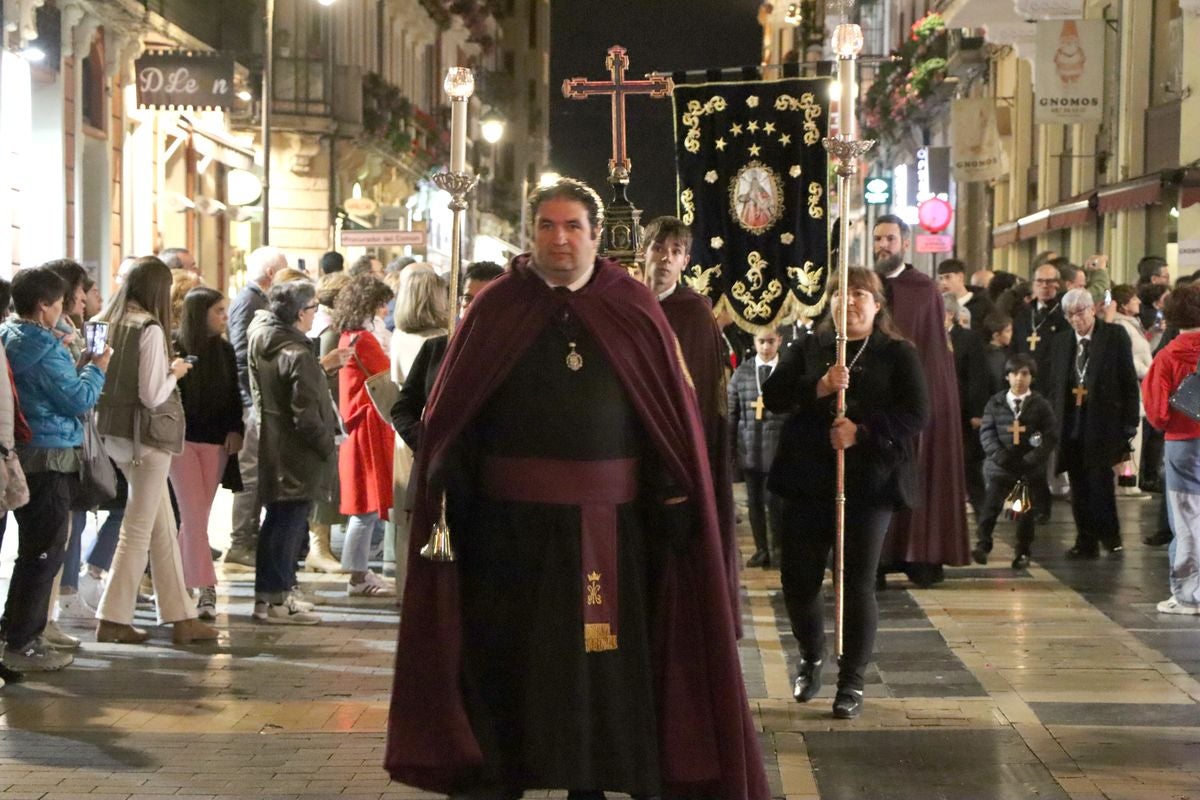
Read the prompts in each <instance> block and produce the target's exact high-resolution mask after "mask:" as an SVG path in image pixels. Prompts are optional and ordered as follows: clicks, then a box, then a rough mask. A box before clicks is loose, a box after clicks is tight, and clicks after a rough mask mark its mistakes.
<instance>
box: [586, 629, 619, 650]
mask: <svg viewBox="0 0 1200 800" xmlns="http://www.w3.org/2000/svg"><path fill="white" fill-rule="evenodd" d="M583 649H584V651H585V652H588V653H602V652H604V651H605V650H616V649H617V637H616V635H615V634H613V632H612V627H611V626H610V625H609V623H607V622H591V623H584V626H583Z"/></svg>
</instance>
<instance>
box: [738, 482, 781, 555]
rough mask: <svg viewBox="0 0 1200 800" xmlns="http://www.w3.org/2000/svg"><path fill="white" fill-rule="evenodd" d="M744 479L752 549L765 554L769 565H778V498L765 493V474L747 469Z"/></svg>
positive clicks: (779, 528)
mask: <svg viewBox="0 0 1200 800" xmlns="http://www.w3.org/2000/svg"><path fill="white" fill-rule="evenodd" d="M745 477H746V503H747V505H748V506H749V512H750V533H751V534H752V535H753V536H754V549H755V550H756V551H757V552H759V553H767V554H768V555H769V556H770V558H771V563H772V564H775V565H778V564H779V560H780V559H781V558H782V557H783V554H782V553H781V552H780V545H779V539H780V535H779V532H780V531H781V530H782V529H783V519H782V514H783V510H782V504H781V502H780V500H779V498H778V497H776V496H775V495H774V494H772V493H770V492H768V491H767V473H765V472H760V471H759V470H756V469H748V470H746V471H745Z"/></svg>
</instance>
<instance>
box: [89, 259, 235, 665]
mask: <svg viewBox="0 0 1200 800" xmlns="http://www.w3.org/2000/svg"><path fill="white" fill-rule="evenodd" d="M171 284H172V281H171V270H169V269H168V268H167V265H166V264H164V263H163V262H162V261H160V260H159V259H157V258H155V257H154V256H146V257H143V258H139V259H138V260H137V261H136V262H135V263H134V265H133V268H132V269H131V270H130V271H129V274H128V276H127V277H126V279H125V282H124V283H122V284H121V288H120V290H118V291H117V293H116V294H114V295H113V296H112V298H111V299H110V300H109V301H108V305H107V306H105V308H104V310H103V311H102V312H101V313H100V316H99V320H100V321H102V322H107V323H108V325H109V330H108V341H109V344H110V345H111V346H112V348H113V356H112V362H111V364H110V365H109V370H108V380H107V381H106V382H105V384H104V391H103V392H102V393H101V395H100V402H99V403H98V404H97V406H96V407H97V409H98V411H99V419H98V428H99V431H100V433H101V435H102V436H103V437H104V446H105V449H106V450H107V451H108V454H109V456H110V457H111V458H112V459H113V461H115V462H116V463H117V466H118V467H119V468H120V470H121V472H122V473H123V474H124V475H125V479H126V480H127V481H128V482H129V500H128V502H127V503H126V505H125V519H124V520H123V521H122V523H121V534H120V538H119V539H118V540H117V552H116V555H115V556H114V558H113V564H112V569H111V571H110V573H109V581H108V586H107V587H106V588H105V590H104V594H103V595H102V596H101V598H100V606H99V608H98V609H97V611H96V617H97V618H98V619H99V620H100V624H99V626H98V627H97V628H96V641H99V642H123V643H128V644H137V643H140V642H144V641H146V639H148V638H149V636H150V634H149V633H147V632H146V631H144V630H141V629H139V628H135V627H134V626H133V612H134V607H135V605H136V604H137V593H138V584H139V583H140V582H141V580H142V573H144V572H145V570H146V562H147V560H149V562H150V567H151V574H152V577H153V579H154V595H155V600H156V606H157V608H158V618H159V621H160V623H161V624H167V623H171V624H173V626H174V631H173V633H172V639H173V640H174V642H175V644H190V643H192V642H197V641H203V640H209V639H216V638H217V629H216V628H214V627H212V626H210V625H206V624H204V623H203V622H201V621H200V620H198V619H197V618H196V615H197V611H196V607H195V606H194V605H193V604H192V602H191V597H190V596H189V595H188V592H187V588H186V586H185V583H184V578H183V562H182V559H181V558H180V554H179V541H178V539H177V538H176V535H177V531H176V527H175V515H174V514H173V513H172V511H171V500H170V495H169V494H168V488H167V475H168V473H169V471H170V469H171V458H172V456H173V455H178V454H179V453H181V452H182V451H183V438H184V413H183V405H182V403H181V402H180V398H179V389H178V386H177V382H178V381H179V379H180V378H182V377H183V376H184V375H187V374H188V372H189V371H191V369H192V365H191V364H189V363H188V362H187V361H186V360H184V359H182V358H174V359H173V358H171V353H170V349H169V341H170V340H169V339H168V337H167V331H166V330H165V329H164V322H166V323H167V324H170V315H171Z"/></svg>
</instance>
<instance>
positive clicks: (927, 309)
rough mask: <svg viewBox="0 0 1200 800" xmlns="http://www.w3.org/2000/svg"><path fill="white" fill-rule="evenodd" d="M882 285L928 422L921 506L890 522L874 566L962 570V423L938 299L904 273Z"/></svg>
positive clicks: (920, 472)
mask: <svg viewBox="0 0 1200 800" xmlns="http://www.w3.org/2000/svg"><path fill="white" fill-rule="evenodd" d="M884 282H885V284H886V286H887V294H888V301H889V302H890V303H891V312H892V317H893V318H894V319H895V320H896V325H897V327H899V328H900V332H901V333H903V334H904V335H905V336H906V337H908V338H909V339H910V340H911V341H912V343H913V344H914V345H916V347H917V353H918V354H919V355H920V356H921V366H922V367H924V370H925V383H926V386H927V387H928V389H929V412H930V416H929V426H928V427H926V428H925V430H924V431H923V432H922V433H921V437H920V442H919V445H918V449H917V477H918V480H920V482H921V485H920V489H919V494H918V497H920V498H921V500H920V503H919V504H918V505H917V506H916V507H915V508H913V509H912V510H910V511H904V512H899V513H897V514H896V515H895V517H894V518H893V520H892V528H891V531H890V532H889V533H888V539H887V542H886V543H885V544H884V548H883V557H882V558H881V559H880V563H881V564H885V565H886V564H888V563H900V562H903V563H917V564H946V565H949V566H962V565H963V564H967V563H969V561H970V542H969V540H968V534H967V512H966V496H967V495H966V492H967V490H966V472H965V470H964V467H963V446H962V423H961V419H962V417H961V413H960V410H959V402H958V378H957V377H956V375H955V372H954V354H953V353H951V352H950V345H949V340H948V339H947V338H946V321H945V310H944V307H943V306H942V296H941V294H939V293H938V291H937V287H936V286H935V285H934V283H933V281H932V280H930V278H929V277H928V276H926V275H923V274H921V273H920V272H918V271H917V270H915V269H913V268H912V267H911V266H910V267H907V268H906V269H905V270H904V271H903V272H901V273H900V274H899V275H897V276H896V277H894V278H887V279H885V281H884Z"/></svg>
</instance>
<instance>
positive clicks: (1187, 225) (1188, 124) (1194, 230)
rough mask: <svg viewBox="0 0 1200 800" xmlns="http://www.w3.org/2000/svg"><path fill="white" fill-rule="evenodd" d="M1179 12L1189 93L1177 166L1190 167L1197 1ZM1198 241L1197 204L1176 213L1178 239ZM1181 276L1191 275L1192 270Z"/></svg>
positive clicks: (1195, 147)
mask: <svg viewBox="0 0 1200 800" xmlns="http://www.w3.org/2000/svg"><path fill="white" fill-rule="evenodd" d="M1179 6H1180V8H1182V9H1183V41H1184V42H1186V43H1189V44H1190V45H1191V46H1185V47H1184V48H1183V85H1184V86H1185V87H1187V88H1189V89H1190V90H1191V92H1190V94H1189V95H1188V96H1187V97H1185V98H1184V99H1183V102H1182V103H1181V107H1180V110H1179V125H1180V132H1181V135H1180V137H1179V163H1181V164H1191V163H1194V162H1196V161H1197V159H1200V137H1198V136H1196V135H1195V132H1196V131H1200V47H1197V46H1195V45H1194V44H1191V43H1194V42H1200V0H1179ZM1198 238H1200V204H1196V205H1193V206H1190V207H1188V208H1183V209H1180V211H1179V239H1180V241H1183V240H1185V239H1193V240H1194V239H1198ZM1183 271H1184V272H1192V271H1195V267H1191V268H1185V269H1184V270H1183Z"/></svg>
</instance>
